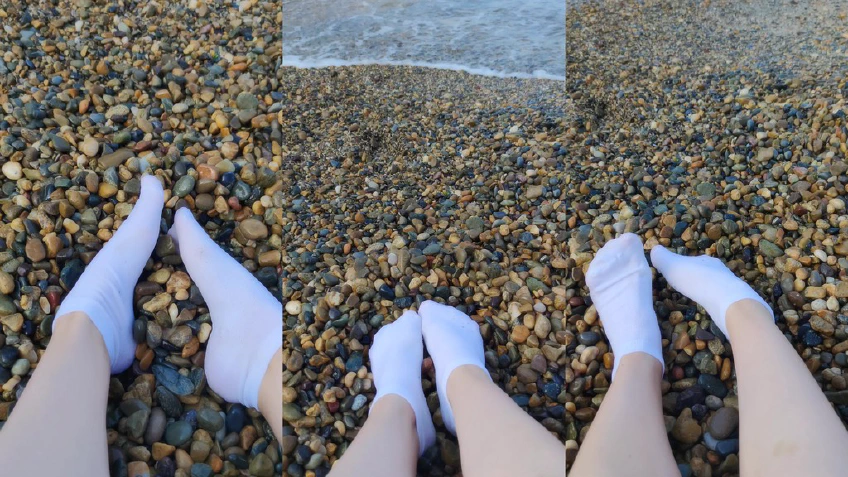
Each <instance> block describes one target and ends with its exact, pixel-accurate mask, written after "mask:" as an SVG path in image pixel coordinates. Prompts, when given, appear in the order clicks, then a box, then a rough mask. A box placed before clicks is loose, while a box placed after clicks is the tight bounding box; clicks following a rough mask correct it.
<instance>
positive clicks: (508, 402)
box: [331, 365, 565, 477]
mask: <svg viewBox="0 0 848 477" xmlns="http://www.w3.org/2000/svg"><path fill="white" fill-rule="evenodd" d="M447 394H448V399H449V400H450V404H451V409H453V412H454V417H455V419H456V429H457V438H458V439H459V449H460V458H461V460H462V475H463V476H465V477H477V476H487V477H499V476H504V477H508V476H516V475H521V476H527V477H565V448H564V447H563V445H562V443H561V442H559V441H558V440H557V439H556V438H555V437H554V436H553V435H552V434H551V433H549V432H548V431H546V430H545V428H544V427H542V426H541V425H539V423H538V422H536V421H535V420H534V419H533V418H532V417H530V416H529V415H528V414H527V413H525V412H524V411H523V410H522V409H521V408H520V407H518V406H517V405H516V404H515V402H513V401H512V399H510V398H509V396H507V394H506V393H504V392H503V391H502V390H501V389H500V388H498V387H497V386H496V385H495V384H494V383H493V382H492V380H491V378H490V377H489V376H488V375H487V374H486V373H485V372H484V371H483V370H482V369H480V368H478V367H476V366H473V365H464V366H460V367H458V368H456V369H455V370H454V371H453V372H452V373H451V375H450V378H448V390H447ZM507 430H508V431H507ZM493 436H496V438H493ZM417 459H418V436H417V434H416V432H415V414H414V413H413V411H412V407H411V406H410V405H409V404H408V403H407V402H406V400H405V399H403V398H402V397H400V396H397V395H388V396H386V397H384V398H382V399H380V400H379V401H378V402H377V403H376V404H375V405H374V408H373V409H372V410H371V413H370V414H369V416H368V420H367V421H365V425H364V426H363V427H362V430H361V431H359V434H358V435H357V436H356V439H354V441H353V443H352V444H351V446H350V447H349V448H348V450H347V452H345V454H344V456H342V458H341V459H340V460H339V461H338V462H337V463H336V465H335V466H334V467H333V471H332V473H331V475H332V477H348V476H350V477H353V476H360V475H364V474H363V469H367V470H368V474H367V475H370V476H387V477H388V476H392V477H414V476H415V475H416V473H415V466H416V462H417Z"/></svg>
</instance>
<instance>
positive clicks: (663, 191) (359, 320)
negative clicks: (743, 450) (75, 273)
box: [281, 0, 848, 477]
mask: <svg viewBox="0 0 848 477" xmlns="http://www.w3.org/2000/svg"><path fill="white" fill-rule="evenodd" d="M799 3H800V2H792V1H778V2H760V1H747V2H728V1H717V0H706V1H700V0H699V1H684V2H657V1H646V2H633V1H622V0H620V1H613V2H603V3H601V2H576V3H575V4H574V5H569V12H568V18H567V38H568V42H567V54H568V62H567V69H566V76H567V84H566V85H565V86H564V85H563V83H562V82H557V81H545V80H538V79H537V80H524V79H520V80H519V79H497V78H486V77H480V76H474V75H468V74H466V73H458V72H449V71H442V70H433V69H426V68H415V67H397V66H394V67H388V66H349V67H330V68H320V69H312V70H301V69H294V68H283V70H282V77H283V83H284V84H285V85H287V87H286V89H285V91H284V96H285V99H284V101H283V106H282V113H281V118H282V119H281V121H282V131H283V141H282V143H283V146H282V147H283V153H282V154H283V156H284V157H286V161H287V162H286V164H287V166H288V167H286V168H285V169H284V170H283V183H284V184H285V186H284V190H285V191H286V196H285V198H284V209H285V212H284V214H283V215H284V217H283V221H282V222H283V229H284V234H283V235H284V236H283V239H282V242H283V256H284V258H283V276H284V285H283V297H284V302H285V304H286V306H285V310H284V330H285V331H284V346H283V348H284V351H283V360H284V368H283V386H284V388H283V401H284V403H283V416H284V428H283V434H284V438H283V442H282V451H283V457H282V462H283V468H284V472H286V474H287V475H292V476H305V475H310V476H311V475H318V476H320V475H326V473H327V472H328V469H329V467H330V466H331V465H332V463H333V462H334V461H335V459H337V458H338V457H339V456H340V455H341V454H342V453H343V452H344V450H345V448H346V447H347V446H348V445H349V444H350V442H351V441H352V440H353V439H354V438H355V436H356V432H357V430H358V429H359V428H360V427H361V426H362V424H363V423H364V422H365V419H366V417H367V412H368V405H369V404H370V402H371V400H372V398H373V395H374V388H373V376H372V375H371V374H370V371H369V367H368V359H367V354H368V348H369V346H370V344H371V340H372V338H373V335H374V333H375V332H376V331H377V330H378V329H379V328H380V326H382V325H383V324H386V323H389V322H391V321H393V320H394V319H396V318H397V317H399V316H400V314H401V313H402V312H403V310H405V309H407V308H410V307H413V308H414V307H416V306H417V304H419V303H420V302H421V301H423V300H426V299H436V300H438V301H441V302H444V303H447V304H450V305H453V306H456V307H458V308H460V309H461V310H462V311H464V312H466V313H467V314H469V315H470V316H471V317H472V318H473V319H474V320H475V321H477V322H478V323H479V324H480V332H481V334H482V336H483V338H484V342H485V344H486V363H487V367H488V369H489V371H490V373H491V374H492V377H493V380H494V381H495V382H496V383H497V384H498V385H499V386H500V387H501V388H502V389H504V391H505V392H506V393H507V394H509V395H510V397H511V398H512V399H513V400H514V401H515V402H516V403H517V404H519V405H520V406H522V407H523V408H524V409H525V410H526V411H527V412H528V413H529V414H530V415H531V416H533V417H534V418H536V419H537V420H538V421H539V422H540V423H541V424H542V425H544V426H545V427H546V428H547V429H548V430H549V431H550V432H552V433H553V434H555V435H556V436H557V437H558V438H559V439H560V440H561V441H562V442H563V443H564V446H565V448H566V458H567V465H570V464H571V462H573V459H574V458H575V456H576V454H577V452H578V450H579V448H580V445H581V443H582V442H583V439H584V437H585V435H586V432H587V431H588V429H589V427H590V426H591V423H592V421H593V419H594V417H595V414H596V413H597V410H598V408H599V406H600V404H601V402H602V400H603V397H604V394H605V393H606V391H607V390H608V388H609V381H610V375H611V371H612V370H611V368H612V363H613V355H612V354H611V352H610V350H609V348H608V345H607V344H606V342H605V340H604V334H603V329H602V328H601V327H600V320H599V317H598V314H597V311H596V310H595V308H594V306H592V302H591V298H590V296H589V292H588V289H587V287H586V283H585V272H586V270H587V268H588V265H589V263H590V262H591V260H592V258H593V257H594V255H595V253H596V252H597V250H598V249H600V247H602V246H603V244H605V243H606V242H607V241H609V240H610V239H612V238H614V237H615V236H617V235H618V234H620V233H623V232H635V233H638V234H639V235H640V236H641V237H642V239H643V240H644V241H645V244H646V250H647V249H650V248H651V247H652V246H653V245H654V244H658V243H659V244H663V245H665V246H667V247H669V248H671V249H672V250H674V251H678V252H681V253H686V254H690V255H694V254H709V255H712V256H716V257H719V258H721V259H722V260H723V261H725V263H727V264H728V266H729V267H730V268H731V269H732V270H733V271H734V272H735V273H737V274H738V275H739V276H741V277H744V278H745V279H746V281H747V282H748V283H750V284H751V285H752V286H753V287H754V288H755V289H756V290H757V291H758V292H759V293H760V294H761V295H762V296H763V297H764V298H765V299H766V300H767V301H768V302H769V303H770V304H771V305H772V308H773V310H774V312H775V315H776V317H777V326H778V327H779V328H780V330H781V331H782V332H783V333H784V335H785V336H786V338H787V339H788V340H789V341H790V342H791V343H792V344H793V346H794V347H795V349H796V351H797V352H798V354H799V356H800V357H801V358H802V359H803V360H804V361H805V363H806V365H807V367H808V368H809V369H810V371H811V372H812V374H813V376H814V377H815V379H816V381H817V382H818V383H819V385H820V386H821V388H822V390H823V391H824V392H825V395H826V396H827V398H828V400H829V401H830V402H831V403H832V404H833V405H834V409H835V414H836V415H837V416H838V417H839V418H841V419H842V420H843V422H848V376H846V375H844V370H845V369H846V368H848V354H846V352H848V304H847V303H848V302H846V300H848V240H846V239H845V236H846V233H848V213H847V212H846V198H845V195H846V191H848V189H846V184H848V163H846V155H848V143H847V142H848V129H846V119H845V118H846V114H848V105H846V94H848V74H847V73H846V62H845V59H846V52H848V30H846V17H845V13H844V12H841V11H839V10H838V8H837V6H836V4H835V3H833V2H824V1H813V2H809V5H807V4H803V5H800V4H799ZM611 19H615V21H611ZM729 19H732V21H729ZM654 284H655V286H654V294H655V296H654V301H655V309H656V311H657V315H658V319H659V325H660V328H661V331H662V336H663V345H664V354H665V358H666V363H667V367H666V373H665V377H664V380H663V384H662V394H663V411H664V415H665V419H666V425H667V428H668V431H669V440H670V443H671V445H672V447H673V450H674V456H675V459H676V460H677V462H678V464H679V468H680V471H681V474H682V475H683V476H686V477H688V476H699V477H703V476H712V475H718V476H735V475H738V467H739V459H738V449H739V441H738V421H739V416H738V398H737V393H736V380H735V375H734V372H733V350H732V348H731V346H730V344H729V343H728V342H727V340H726V339H725V337H724V336H722V335H721V332H720V331H719V330H718V329H717V328H716V326H715V325H713V324H712V323H711V321H710V319H709V316H708V315H707V314H706V313H705V311H704V310H703V309H701V308H699V307H698V306H697V305H696V304H694V303H692V302H691V301H689V300H687V299H685V298H683V297H681V296H680V295H679V294H677V293H675V292H673V290H671V289H669V288H668V287H667V286H665V283H664V281H663V280H661V279H658V280H656V281H655V282H654ZM433 376H434V374H433V369H432V363H431V362H430V361H429V360H428V359H427V358H425V363H424V374H423V378H424V379H423V386H424V390H425V394H426V396H427V398H428V403H429V405H430V409H431V412H433V413H434V421H435V423H436V426H437V432H438V434H439V435H438V440H437V445H436V446H434V447H433V448H431V449H430V450H429V451H428V452H427V453H426V454H425V455H424V457H423V458H422V459H421V461H420V466H419V475H434V476H442V475H459V473H460V472H461V470H460V463H459V452H458V447H457V444H456V440H455V438H453V437H451V436H450V435H449V434H448V433H447V432H446V431H445V429H444V427H443V426H442V425H441V421H440V416H439V413H438V412H437V408H438V398H437V395H436V390H435V385H434V380H433ZM504 432H508V430H506V429H505V430H504ZM496 438H497V436H493V439H496Z"/></svg>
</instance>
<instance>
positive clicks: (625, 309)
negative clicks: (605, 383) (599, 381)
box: [586, 233, 665, 379]
mask: <svg viewBox="0 0 848 477" xmlns="http://www.w3.org/2000/svg"><path fill="white" fill-rule="evenodd" d="M586 284H587V285H588V286H589V293H590V294H591V296H592V303H594V304H595V308H597V309H598V315H599V316H600V318H601V321H602V322H603V327H604V333H605V334H606V335H607V338H608V339H609V342H610V347H612V351H613V353H614V355H615V360H614V363H613V370H612V373H613V374H612V376H613V379H614V378H615V371H616V369H618V363H620V362H621V358H623V357H624V356H625V355H627V354H630V353H636V352H640V351H641V352H643V353H647V354H649V355H651V356H653V357H655V358H657V360H659V362H660V364H662V365H663V367H665V363H664V361H663V357H662V337H661V336H660V328H659V324H658V323H657V315H656V313H655V312H654V305H653V298H652V295H651V269H650V268H649V267H648V261H647V260H645V252H644V249H643V247H642V241H641V240H640V239H639V237H638V236H637V235H635V234H630V233H628V234H624V235H622V236H621V237H619V238H617V239H615V240H612V241H610V242H607V243H606V244H605V245H604V246H603V247H602V248H601V250H599V251H598V253H597V255H595V259H594V260H592V263H591V264H590V265H589V271H588V272H587V273H586Z"/></svg>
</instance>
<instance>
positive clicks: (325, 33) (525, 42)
mask: <svg viewBox="0 0 848 477" xmlns="http://www.w3.org/2000/svg"><path fill="white" fill-rule="evenodd" d="M354 64H389V65H413V66H427V67H433V68H443V69H452V70H463V71H468V72H469V73H473V74H481V75H487V76H503V77H510V76H514V77H523V78H546V79H557V80H564V79H565V0H526V1H521V0H283V65H284V66H295V67H300V68H318V67H324V66H342V65H354Z"/></svg>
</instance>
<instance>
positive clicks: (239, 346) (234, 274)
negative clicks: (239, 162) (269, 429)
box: [169, 208, 283, 408]
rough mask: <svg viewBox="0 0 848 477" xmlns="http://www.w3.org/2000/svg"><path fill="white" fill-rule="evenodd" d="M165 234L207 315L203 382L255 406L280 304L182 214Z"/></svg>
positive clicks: (279, 324) (277, 333)
mask: <svg viewBox="0 0 848 477" xmlns="http://www.w3.org/2000/svg"><path fill="white" fill-rule="evenodd" d="M169 234H170V235H171V236H172V237H174V239H175V240H176V241H177V244H178V246H179V249H180V257H182V260H183V263H184V264H185V266H186V270H188V273H189V275H190V276H191V279H192V280H194V283H195V284H197V288H199V289H200V294H201V295H203V299H204V300H206V306H207V307H208V308H209V313H210V315H211V316H212V334H211V335H210V336H209V342H208V343H207V345H206V361H205V363H206V364H205V368H206V380H207V382H208V383H209V387H211V388H212V390H214V391H215V392H216V393H218V395H219V396H221V397H222V398H224V399H225V400H227V401H228V402H240V403H242V404H244V405H245V406H249V407H254V408H255V407H257V406H258V402H259V388H260V386H261V384H262V378H264V377H265V372H266V371H267V369H268V365H269V363H270V362H271V359H272V358H273V357H274V354H275V353H276V352H277V351H278V350H279V349H281V348H282V346H283V304H282V303H280V302H279V301H277V299H276V298H274V296H273V295H271V293H270V292H268V289H267V288H265V287H264V286H263V285H262V284H261V283H259V280H257V279H256V277H254V276H253V275H252V274H251V273H250V272H248V271H247V270H246V269H245V268H244V267H243V266H242V265H241V264H240V263H238V262H236V261H235V260H234V259H233V258H232V257H230V256H229V255H228V254H227V252H225V251H224V250H223V249H222V248H221V247H219V246H218V245H217V244H216V243H215V242H213V241H212V239H210V238H209V236H208V235H207V234H206V232H205V231H204V230H203V227H201V226H200V224H198V223H197V221H195V220H194V216H192V215H191V212H190V211H189V210H188V209H185V208H181V209H180V210H178V211H177V213H176V216H175V217H174V226H173V227H172V228H171V231H170V232H169Z"/></svg>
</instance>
